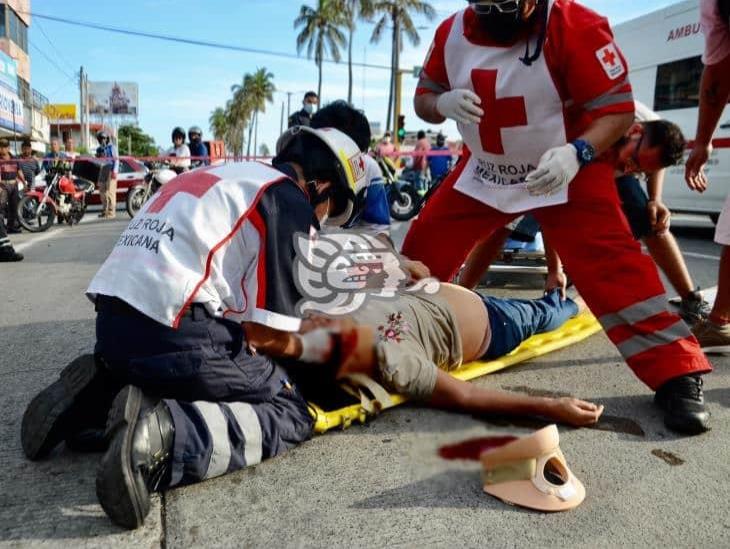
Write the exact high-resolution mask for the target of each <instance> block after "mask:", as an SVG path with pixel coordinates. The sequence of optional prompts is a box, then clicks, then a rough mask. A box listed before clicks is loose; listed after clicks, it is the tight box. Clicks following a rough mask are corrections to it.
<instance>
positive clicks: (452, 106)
mask: <svg viewBox="0 0 730 549" xmlns="http://www.w3.org/2000/svg"><path fill="white" fill-rule="evenodd" d="M481 102H482V100H481V99H479V96H478V95H477V94H475V93H474V92H473V91H471V90H451V91H448V92H445V93H442V94H441V95H439V98H438V101H436V110H437V111H438V112H439V114H440V115H441V116H444V117H446V118H451V119H452V120H456V121H457V122H459V123H461V124H479V122H481V119H482V116H484V111H483V110H482V109H480V108H479V105H480V104H481Z"/></svg>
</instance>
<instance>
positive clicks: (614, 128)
mask: <svg viewBox="0 0 730 549" xmlns="http://www.w3.org/2000/svg"><path fill="white" fill-rule="evenodd" d="M415 109H416V113H417V114H418V115H419V116H420V117H421V118H422V119H424V120H425V121H427V122H430V123H434V124H438V123H441V122H443V121H444V120H445V119H446V118H451V119H453V120H455V121H456V122H457V126H458V129H459V131H460V133H461V135H462V138H463V141H464V155H463V157H462V159H461V161H460V162H459V165H458V166H457V167H456V168H455V169H454V170H453V171H452V173H451V174H450V175H449V176H448V177H447V178H446V180H445V181H444V183H443V184H442V185H441V186H440V187H439V190H438V191H437V192H436V193H435V194H434V196H433V197H432V199H431V200H430V201H429V202H428V203H427V204H426V206H425V208H424V210H423V211H422V212H421V214H420V216H419V218H418V219H417V220H416V221H415V222H414V224H413V225H412V227H411V229H410V231H409V233H408V235H407V236H406V240H405V242H404V245H403V253H404V254H405V255H406V256H408V257H410V258H411V259H415V260H420V261H422V262H423V263H425V264H426V265H427V266H428V267H429V268H430V269H431V272H432V273H433V274H434V275H435V276H437V277H439V278H441V279H442V280H449V279H450V278H452V276H453V275H454V274H455V273H456V271H457V270H458V268H459V267H460V266H461V264H462V262H463V260H464V258H465V257H466V255H467V254H468V252H469V251H470V250H471V249H472V247H473V246H474V244H475V243H476V242H478V241H480V240H483V239H485V238H488V237H489V236H490V235H491V234H492V233H493V232H494V231H495V230H497V229H499V228H501V227H504V225H506V224H507V223H508V222H509V221H511V220H512V219H514V218H515V217H518V216H519V215H522V214H524V213H525V212H532V213H533V215H534V217H535V218H536V219H537V221H538V222H539V223H540V225H541V226H542V229H543V233H544V235H545V237H546V239H547V240H549V241H550V243H551V244H552V245H553V247H554V248H555V250H556V251H557V253H558V254H559V255H560V257H562V258H563V260H564V262H565V264H566V267H567V268H568V269H569V270H570V273H571V275H572V278H573V280H574V282H575V284H576V286H577V288H578V289H579V291H580V292H581V295H583V297H584V298H585V300H586V302H587V303H588V306H589V307H590V309H591V310H592V311H593V313H594V314H595V315H596V316H597V317H598V319H599V321H600V322H601V324H602V326H603V328H604V330H605V331H606V333H607V335H608V337H609V338H610V339H611V341H612V342H613V343H614V344H615V345H616V346H617V347H618V350H619V351H620V352H621V354H622V356H623V357H624V359H625V360H626V362H627V363H628V364H629V366H630V367H631V369H632V370H633V371H634V373H635V374H636V375H637V377H639V379H641V380H642V381H643V382H644V383H646V384H647V385H648V386H649V387H650V388H651V389H652V390H654V391H656V396H655V402H656V404H657V405H659V406H660V408H662V410H663V412H664V422H665V424H666V425H667V427H669V428H670V429H672V430H675V431H679V432H683V433H688V434H697V433H700V432H703V431H705V430H706V429H708V421H709V414H708V413H707V412H706V410H705V407H704V398H703V394H702V378H701V375H702V374H704V373H707V372H710V371H711V370H712V368H711V366H710V364H709V362H708V361H707V359H706V358H705V356H704V355H703V354H702V351H701V350H700V348H699V346H698V344H697V340H696V339H695V338H694V337H693V336H692V334H691V333H690V331H689V328H688V327H687V326H686V324H685V323H684V322H682V320H681V319H680V318H679V317H678V316H677V315H675V314H673V313H671V312H670V311H669V310H668V308H667V299H666V296H665V295H664V288H663V286H662V283H661V281H660V279H659V276H658V273H657V270H656V266H655V265H654V264H653V262H652V261H651V259H650V258H649V257H646V256H644V255H643V254H642V253H641V249H640V246H639V245H638V244H637V243H636V242H635V241H634V240H633V238H632V236H631V232H630V230H629V226H628V224H627V222H626V219H625V217H624V216H623V215H622V213H621V206H620V202H619V199H618V195H617V192H616V187H615V184H614V182H613V168H612V167H611V166H610V165H609V164H608V163H606V162H603V161H600V160H597V158H598V157H599V155H600V154H602V153H603V152H605V151H606V150H608V149H609V148H610V147H611V146H612V145H613V144H614V143H615V142H616V141H617V140H618V139H619V138H620V137H621V136H622V135H623V133H624V132H625V131H626V130H627V129H628V128H629V126H630V125H631V123H632V122H633V116H634V103H633V95H632V90H631V84H630V82H629V80H628V67H627V65H626V62H625V60H624V58H623V55H622V54H621V52H620V50H619V48H618V46H616V44H615V43H614V40H613V34H612V33H611V29H610V27H609V25H608V22H607V20H606V19H605V18H603V17H601V16H599V15H598V14H596V13H594V12H593V11H591V10H589V9H587V8H585V7H584V6H582V5H580V4H578V3H577V2H574V1H572V0H470V1H469V6H468V7H467V8H465V9H464V10H462V11H460V12H458V13H456V14H454V15H452V16H451V17H449V18H448V19H447V20H446V21H444V22H443V23H442V24H441V25H440V26H439V28H438V30H437V31H436V35H435V38H434V41H433V44H432V46H431V49H430V51H429V54H428V57H427V59H426V62H425V63H424V69H423V71H422V73H421V78H420V81H419V84H418V88H417V91H416V97H415Z"/></svg>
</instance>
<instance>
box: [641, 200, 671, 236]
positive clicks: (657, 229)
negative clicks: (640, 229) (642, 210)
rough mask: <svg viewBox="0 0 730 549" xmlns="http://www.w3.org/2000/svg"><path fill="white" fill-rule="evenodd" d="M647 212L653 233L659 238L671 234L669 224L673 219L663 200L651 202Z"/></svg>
mask: <svg viewBox="0 0 730 549" xmlns="http://www.w3.org/2000/svg"><path fill="white" fill-rule="evenodd" d="M647 210H648V212H649V223H651V230H652V232H653V233H654V234H655V235H657V236H660V235H663V234H666V233H667V232H669V223H670V220H671V218H672V214H671V212H670V211H669V208H667V206H666V205H665V204H664V203H663V202H662V201H661V200H650V201H649V205H648V206H647Z"/></svg>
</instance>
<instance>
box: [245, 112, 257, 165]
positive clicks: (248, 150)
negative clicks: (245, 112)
mask: <svg viewBox="0 0 730 549" xmlns="http://www.w3.org/2000/svg"><path fill="white" fill-rule="evenodd" d="M254 116H256V111H254ZM252 135H253V118H252V119H251V121H250V122H249V123H248V143H246V160H250V157H251V136H252Z"/></svg>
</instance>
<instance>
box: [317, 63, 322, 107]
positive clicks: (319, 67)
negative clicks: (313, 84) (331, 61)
mask: <svg viewBox="0 0 730 549" xmlns="http://www.w3.org/2000/svg"><path fill="white" fill-rule="evenodd" d="M317 72H318V73H319V74H318V79H317V98H318V101H317V105H321V104H322V61H320V62H319V63H317Z"/></svg>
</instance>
